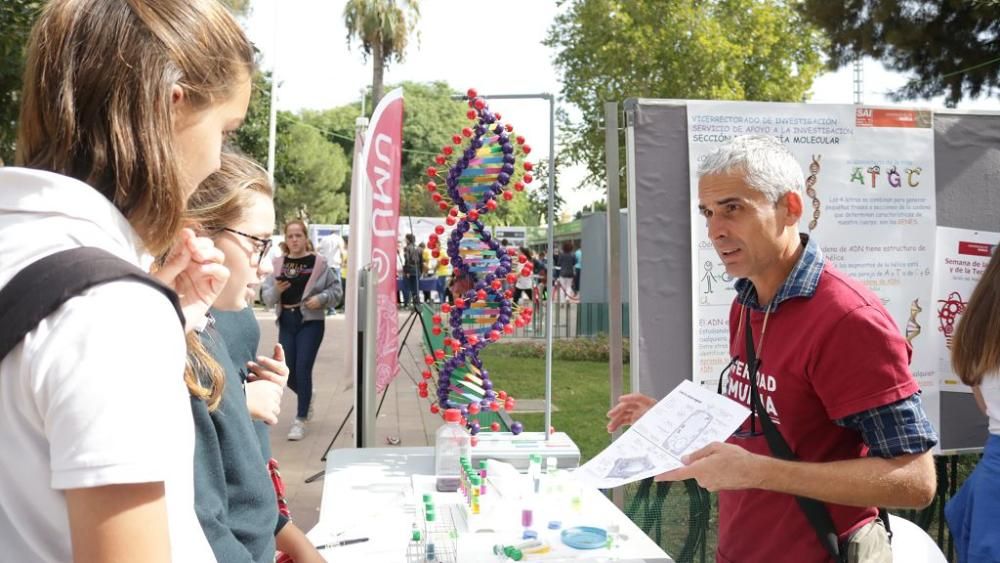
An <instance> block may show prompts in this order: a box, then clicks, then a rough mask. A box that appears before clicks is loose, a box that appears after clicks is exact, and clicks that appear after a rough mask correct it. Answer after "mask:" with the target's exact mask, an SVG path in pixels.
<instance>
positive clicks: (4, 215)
mask: <svg viewBox="0 0 1000 563" xmlns="http://www.w3.org/2000/svg"><path fill="white" fill-rule="evenodd" d="M25 68H26V71H25V76H24V82H23V83H24V87H23V90H22V92H21V95H20V100H21V113H20V118H19V121H18V137H17V147H16V165H17V167H9V168H3V169H0V286H2V285H6V284H7V283H8V282H9V281H10V280H11V279H12V278H13V277H14V276H15V275H16V274H18V273H19V272H21V271H22V270H24V269H25V268H26V267H27V266H29V265H30V264H32V263H34V262H35V261H36V260H39V259H40V258H42V257H45V256H49V255H54V254H55V253H57V252H61V251H65V250H68V249H74V248H81V247H94V248H97V249H102V250H103V251H106V252H107V253H109V254H111V255H112V256H113V257H117V258H118V259H120V261H124V262H127V263H129V264H132V265H133V267H134V266H146V265H148V264H150V263H151V262H152V258H151V256H159V255H162V254H164V253H167V254H168V255H169V258H168V259H167V260H166V261H165V263H164V264H163V265H162V267H160V268H159V269H158V271H157V272H156V277H157V278H158V279H159V280H161V281H162V282H163V283H165V284H166V285H168V286H169V287H170V288H172V289H173V290H174V291H176V293H177V294H178V295H179V297H180V308H181V310H182V311H183V317H184V320H185V326H183V327H181V326H179V324H180V323H179V322H178V314H177V311H176V310H175V308H174V306H173V305H172V304H171V303H170V301H168V300H167V299H164V295H163V293H162V292H160V291H158V290H157V289H155V288H152V287H150V286H149V285H148V284H146V283H138V282H136V281H132V280H126V279H122V280H119V281H113V282H109V283H105V284H102V285H97V286H94V287H92V288H90V289H88V290H86V291H84V292H83V293H81V294H79V295H77V296H75V297H72V298H70V299H69V300H67V301H65V302H64V303H63V305H62V306H61V307H59V308H58V309H57V310H55V311H54V312H52V313H50V314H49V315H48V316H47V317H46V318H45V319H44V320H43V321H42V322H41V323H39V324H38V325H37V326H36V327H35V328H34V329H33V330H32V331H31V332H29V333H28V334H27V336H26V337H25V338H24V339H23V340H21V341H20V343H19V344H17V345H16V347H14V348H13V349H12V350H11V352H10V353H8V354H7V355H6V356H5V357H4V358H3V361H2V363H0V451H4V452H7V453H8V454H10V455H6V456H3V457H2V458H0V545H2V546H3V558H4V559H5V560H10V561H70V560H73V561H128V560H131V561H135V560H137V559H141V560H142V561H145V562H160V561H170V560H171V558H173V559H174V560H176V561H211V560H214V556H213V554H212V551H211V549H210V547H209V545H208V542H207V541H206V538H205V534H204V532H203V531H202V530H201V527H200V526H199V524H198V520H197V518H196V517H195V514H194V510H193V508H192V507H193V504H194V503H193V489H194V484H193V475H192V471H191V465H192V452H193V448H194V426H193V422H192V419H191V415H190V406H189V403H188V391H187V389H186V387H185V384H184V378H183V372H184V357H185V348H184V331H185V329H190V328H192V326H193V325H192V324H191V323H192V319H198V318H200V317H202V316H204V313H205V311H206V310H207V308H208V306H209V304H210V303H211V302H212V301H214V300H215V297H216V295H217V294H218V293H219V290H220V289H221V287H222V286H223V284H224V283H225V281H226V279H227V276H228V272H227V271H226V269H225V267H224V266H223V265H222V263H221V262H222V261H223V258H222V254H221V253H220V252H219V251H218V250H217V249H215V248H214V246H213V244H212V241H211V240H210V239H207V238H204V237H197V236H196V235H195V234H194V233H193V231H191V230H189V229H182V228H181V219H182V215H183V213H184V209H185V206H186V203H187V199H188V197H189V196H190V195H191V193H192V192H193V191H194V190H195V188H196V187H197V186H198V184H199V183H200V182H201V181H202V180H203V179H205V178H206V177H207V176H208V175H209V174H211V173H212V172H213V171H214V170H216V169H217V168H218V167H219V158H220V152H221V150H220V149H221V143H222V139H223V137H224V136H225V135H226V133H227V132H231V131H233V130H235V129H236V128H237V127H239V126H240V124H241V123H242V121H243V118H244V115H245V113H246V109H247V104H248V102H249V97H250V76H251V72H252V71H253V47H252V46H251V44H250V42H249V41H248V40H247V39H246V37H245V36H244V34H243V32H242V31H241V29H240V27H239V25H238V24H237V23H236V21H235V20H234V19H233V18H232V16H231V15H230V14H229V13H228V12H227V11H226V10H225V9H224V8H223V7H222V6H221V5H219V4H218V3H217V2H215V0H158V1H156V2H147V1H142V0H52V1H50V2H48V3H47V4H46V5H45V7H44V8H43V9H42V11H41V13H40V15H39V17H38V20H37V22H36V23H35V26H34V29H33V31H32V34H31V38H30V39H29V41H28V45H27V64H26V65H25ZM37 281H38V283H39V284H44V283H46V281H47V280H45V279H38V280H37ZM165 291H168V290H165ZM31 298H32V295H31V294H30V293H29V294H26V295H24V299H31Z"/></svg>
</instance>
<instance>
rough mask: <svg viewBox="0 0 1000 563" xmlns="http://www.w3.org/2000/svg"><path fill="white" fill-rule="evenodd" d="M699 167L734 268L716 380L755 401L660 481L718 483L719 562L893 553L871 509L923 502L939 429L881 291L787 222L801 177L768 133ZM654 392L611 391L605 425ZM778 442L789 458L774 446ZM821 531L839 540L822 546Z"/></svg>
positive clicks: (797, 213)
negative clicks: (812, 507)
mask: <svg viewBox="0 0 1000 563" xmlns="http://www.w3.org/2000/svg"><path fill="white" fill-rule="evenodd" d="M698 178H699V180H698V209H699V210H700V211H701V214H702V216H704V218H705V222H706V225H707V229H708V238H709V240H710V241H711V242H712V245H713V246H714V247H715V250H716V252H717V253H718V255H719V258H720V259H721V260H722V262H723V263H724V264H725V268H726V272H727V273H728V274H729V275H730V276H732V277H734V278H739V279H738V280H737V282H736V286H735V288H736V293H737V295H736V298H735V299H734V301H733V304H732V307H731V309H730V314H729V341H730V346H729V348H730V350H729V352H730V355H731V356H732V358H733V360H732V361H731V362H730V363H729V365H727V366H726V368H725V369H724V370H723V373H722V374H721V375H720V390H719V392H720V393H724V394H726V395H727V396H728V397H729V398H730V399H732V400H734V401H737V402H740V403H743V404H745V405H747V406H748V407H751V405H753V406H752V407H751V414H750V416H749V417H748V419H747V420H746V421H745V422H744V423H743V425H742V427H741V428H740V429H739V431H737V432H736V433H735V434H733V435H732V436H731V437H730V438H729V439H728V440H727V441H726V442H725V443H719V442H714V443H712V444H709V445H708V446H705V447H704V448H701V449H699V450H697V451H695V452H693V453H691V454H690V455H687V456H685V457H684V458H683V460H682V461H683V463H684V466H683V467H681V468H679V469H676V470H673V471H669V472H667V473H664V474H662V475H660V476H658V477H657V479H659V480H669V481H677V480H684V479H696V480H697V481H698V483H699V484H700V485H701V486H703V487H705V488H707V489H709V490H710V491H719V495H718V496H719V544H718V549H717V551H716V559H717V560H718V561H828V560H830V559H832V553H833V552H834V551H837V552H838V557H839V558H842V560H844V561H849V562H854V561H865V562H870V563H891V562H892V552H891V548H890V546H889V536H888V533H887V531H886V529H885V525H884V524H883V523H882V521H881V519H880V518H879V510H878V509H877V508H876V507H899V508H920V507H924V506H927V505H928V504H930V502H931V501H932V500H933V499H934V493H935V490H936V485H937V479H936V477H935V474H934V458H933V455H932V453H931V449H932V448H933V447H934V445H935V444H936V443H937V434H936V432H935V431H934V428H933V426H931V423H930V421H929V420H928V419H927V415H926V414H925V412H924V409H923V404H922V402H921V400H920V388H919V387H918V386H917V382H916V380H914V378H913V375H912V374H911V373H910V370H909V367H908V364H909V362H910V354H911V349H910V344H909V342H907V340H906V339H905V338H904V337H903V335H902V333H901V332H900V330H899V327H897V326H896V324H895V323H894V322H893V320H892V317H890V316H889V313H888V312H887V311H886V310H885V307H883V305H882V302H881V300H880V299H879V298H878V296H876V295H875V294H874V293H872V292H871V290H869V289H868V288H866V287H865V286H864V285H863V284H862V283H861V282H859V281H857V280H854V279H852V278H850V277H849V276H847V275H845V274H843V273H842V272H840V271H839V270H837V269H836V268H835V267H834V266H833V265H832V264H831V263H830V262H829V261H827V260H826V259H825V258H824V257H823V253H822V251H821V250H820V246H819V244H818V242H817V241H816V240H815V239H814V238H812V237H810V236H809V235H804V234H800V233H799V230H798V225H799V220H800V219H801V217H802V210H803V202H802V192H803V190H804V184H805V179H804V176H803V174H802V169H801V167H800V166H799V163H798V162H797V160H796V159H795V156H794V155H793V154H792V153H791V152H790V151H789V150H788V149H787V148H786V147H785V146H784V145H782V144H781V142H780V141H778V140H777V139H775V138H773V137H765V136H759V135H752V136H743V137H737V138H735V139H733V140H731V141H729V142H728V143H726V144H724V145H721V146H719V147H718V148H717V149H715V150H714V151H713V152H711V153H709V154H708V155H706V156H705V158H704V159H703V160H702V161H701V164H700V166H699V168H698ZM758 360H759V362H758ZM758 391H759V393H758ZM655 403H656V401H655V400H654V399H652V398H650V397H646V396H644V395H641V394H638V393H633V394H629V395H624V396H622V397H621V398H620V399H619V402H618V404H617V405H616V406H615V407H614V408H612V409H611V411H610V412H609V413H608V417H609V418H610V422H609V423H608V430H609V431H613V430H615V429H616V428H618V427H619V426H621V425H622V424H632V423H634V422H635V421H636V420H637V419H638V418H639V417H641V416H642V414H643V413H645V412H646V411H647V410H648V409H649V408H650V407H651V406H652V405H653V404H655ZM758 405H761V406H758ZM763 405H766V407H764V406H763ZM765 417H767V418H765ZM766 420H770V422H772V423H773V425H774V427H775V430H774V433H773V434H771V439H768V437H767V436H766V435H765V434H766V433H767V432H768V431H767V430H766V426H763V425H764V424H765V421H766ZM777 440H781V441H783V442H785V443H786V444H787V448H788V449H789V450H790V451H791V455H790V456H788V455H784V454H782V453H780V450H781V448H779V451H773V450H772V447H771V444H772V443H777ZM796 497H800V498H808V499H815V500H816V501H819V505H818V509H819V512H820V513H825V514H826V515H827V517H828V520H829V521H830V522H831V524H830V528H831V529H830V530H822V531H821V530H819V529H817V528H814V527H813V525H812V524H811V522H810V520H809V519H807V517H806V515H805V512H804V510H803V509H802V508H801V507H800V505H799V502H798V500H797V499H796ZM817 521H818V520H817ZM824 527H825V526H824ZM827 533H830V534H835V535H836V540H837V541H836V543H835V544H834V543H832V542H831V543H829V544H826V545H825V544H824V543H821V540H820V538H821V537H823V538H826V537H828V536H827Z"/></svg>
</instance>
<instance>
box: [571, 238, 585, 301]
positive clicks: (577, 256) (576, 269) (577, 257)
mask: <svg viewBox="0 0 1000 563" xmlns="http://www.w3.org/2000/svg"><path fill="white" fill-rule="evenodd" d="M573 256H574V262H575V263H574V264H573V293H574V294H577V293H580V268H581V267H582V265H583V248H582V247H581V246H580V243H577V246H576V252H574V253H573Z"/></svg>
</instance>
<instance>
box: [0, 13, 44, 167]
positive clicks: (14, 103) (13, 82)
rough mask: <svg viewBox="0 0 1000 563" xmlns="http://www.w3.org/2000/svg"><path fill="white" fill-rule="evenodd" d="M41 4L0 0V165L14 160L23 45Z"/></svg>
mask: <svg viewBox="0 0 1000 563" xmlns="http://www.w3.org/2000/svg"><path fill="white" fill-rule="evenodd" d="M41 4H42V3H41V2H39V1H37V0H4V1H3V2H0V165H3V164H4V163H7V164H12V163H13V162H14V142H15V140H16V139H17V114H18V112H19V111H20V107H21V102H20V93H21V78H22V76H21V75H22V74H23V73H24V58H25V53H24V46H25V44H26V43H27V42H28V35H29V34H30V33H31V25H32V24H33V23H34V21H35V17H37V16H38V11H39V10H40V9H41Z"/></svg>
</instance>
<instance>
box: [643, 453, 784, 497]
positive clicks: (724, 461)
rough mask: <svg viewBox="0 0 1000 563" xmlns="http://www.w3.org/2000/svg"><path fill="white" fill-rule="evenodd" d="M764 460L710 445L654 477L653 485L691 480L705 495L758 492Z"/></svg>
mask: <svg viewBox="0 0 1000 563" xmlns="http://www.w3.org/2000/svg"><path fill="white" fill-rule="evenodd" d="M766 460H767V458H765V457H763V456H759V455H757V454H752V453H750V452H748V451H746V450H745V449H743V448H741V447H740V446H736V445H733V444H724V443H722V442H712V443H711V444H709V445H707V446H705V447H704V448H701V449H700V450H698V451H696V452H692V453H691V454H689V455H686V456H684V457H683V458H682V459H681V461H683V462H684V467H679V468H677V469H673V470H671V471H667V472H666V473H661V474H660V475H657V476H656V477H655V480H656V481H683V480H685V479H695V480H696V481H698V484H699V485H700V486H702V487H703V488H705V489H708V490H709V491H712V492H715V491H730V490H742V489H755V488H758V487H759V486H760V485H761V483H762V482H763V474H762V473H761V472H762V471H763V462H765V461H766Z"/></svg>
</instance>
